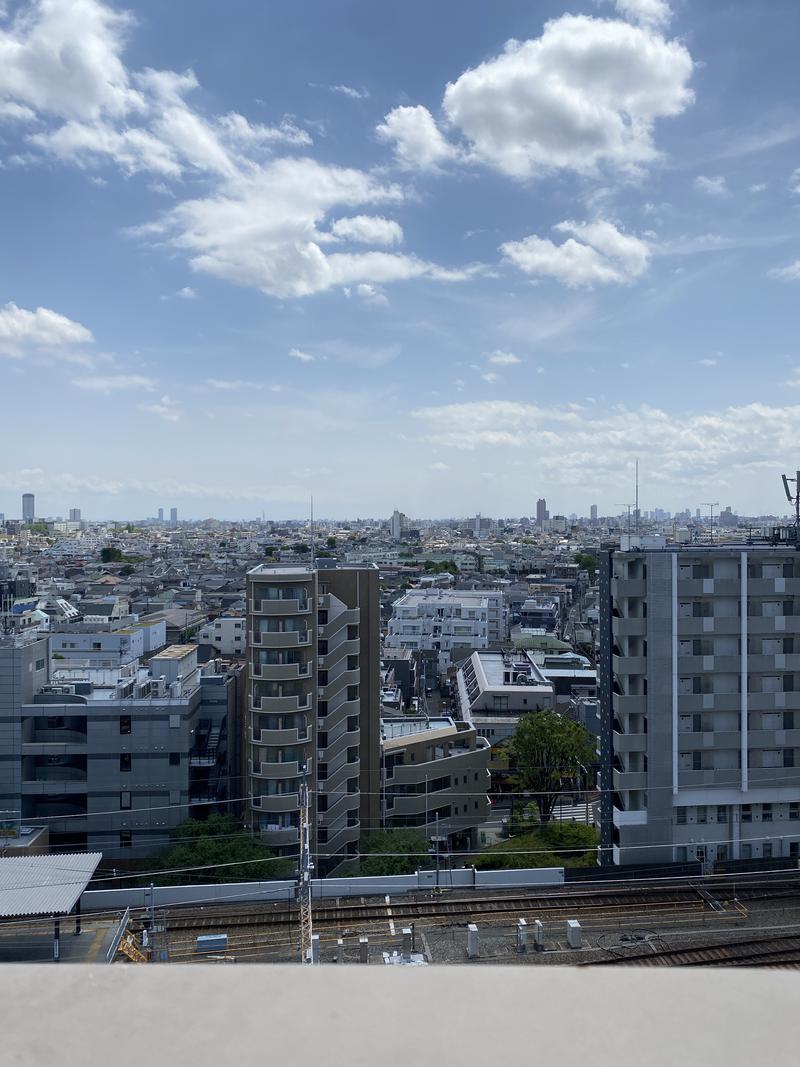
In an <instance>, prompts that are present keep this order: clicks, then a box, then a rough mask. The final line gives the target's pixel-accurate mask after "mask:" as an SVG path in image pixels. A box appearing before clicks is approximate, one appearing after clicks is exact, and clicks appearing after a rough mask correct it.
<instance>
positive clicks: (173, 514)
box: [169, 508, 178, 527]
mask: <svg viewBox="0 0 800 1067" xmlns="http://www.w3.org/2000/svg"><path fill="white" fill-rule="evenodd" d="M169 524H170V526H173V527H175V526H177V525H178V509H177V508H170V509H169Z"/></svg>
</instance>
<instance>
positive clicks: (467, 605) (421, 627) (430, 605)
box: [385, 589, 506, 671]
mask: <svg viewBox="0 0 800 1067" xmlns="http://www.w3.org/2000/svg"><path fill="white" fill-rule="evenodd" d="M505 630H506V624H505V611H504V607H503V594H502V593H501V592H498V591H497V590H494V589H476V590H463V589H409V590H408V592H407V593H404V594H403V596H401V597H400V598H399V599H398V600H396V601H395V603H394V608H393V612H392V617H391V619H390V620H389V632H388V634H387V636H386V640H385V647H386V648H408V649H412V650H427V651H436V652H438V654H439V669H440V670H441V671H446V670H447V668H448V667H449V666H450V659H451V657H450V653H451V652H452V650H453V649H454V648H488V647H489V646H490V645H492V644H496V643H498V642H500V641H502V640H503V639H504V637H505Z"/></svg>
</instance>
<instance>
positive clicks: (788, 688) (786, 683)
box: [783, 674, 794, 693]
mask: <svg viewBox="0 0 800 1067" xmlns="http://www.w3.org/2000/svg"><path fill="white" fill-rule="evenodd" d="M783 691H784V693H793V692H794V675H793V674H784V676H783Z"/></svg>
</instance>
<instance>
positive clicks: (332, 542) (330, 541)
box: [325, 537, 336, 548]
mask: <svg viewBox="0 0 800 1067" xmlns="http://www.w3.org/2000/svg"><path fill="white" fill-rule="evenodd" d="M325 544H326V545H327V546H328V548H336V538H335V537H329V538H327V540H326V541H325Z"/></svg>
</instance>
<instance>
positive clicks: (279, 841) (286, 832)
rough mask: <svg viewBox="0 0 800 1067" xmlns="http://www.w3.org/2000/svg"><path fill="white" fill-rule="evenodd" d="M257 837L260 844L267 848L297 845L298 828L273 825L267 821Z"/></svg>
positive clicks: (298, 839)
mask: <svg viewBox="0 0 800 1067" xmlns="http://www.w3.org/2000/svg"><path fill="white" fill-rule="evenodd" d="M258 838H259V841H260V842H261V844H262V845H266V846H267V847H268V848H281V847H285V848H289V847H291V846H292V845H297V844H298V842H299V841H300V830H299V828H298V827H297V826H273V827H272V828H270V825H269V823H268V824H267V826H266V829H260V830H259V832H258Z"/></svg>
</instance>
